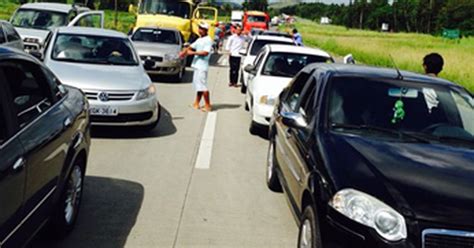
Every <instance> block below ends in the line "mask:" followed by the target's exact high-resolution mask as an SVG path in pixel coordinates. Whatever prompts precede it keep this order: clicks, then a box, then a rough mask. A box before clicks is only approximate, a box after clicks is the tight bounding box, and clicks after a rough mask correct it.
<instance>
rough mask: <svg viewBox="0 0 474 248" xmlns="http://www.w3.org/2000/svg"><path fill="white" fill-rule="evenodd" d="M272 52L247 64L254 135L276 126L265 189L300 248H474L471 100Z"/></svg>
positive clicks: (420, 78)
mask: <svg viewBox="0 0 474 248" xmlns="http://www.w3.org/2000/svg"><path fill="white" fill-rule="evenodd" d="M257 37H260V38H257ZM257 37H255V38H254V40H253V41H252V42H250V47H251V46H252V43H254V42H255V41H256V40H258V39H262V37H264V35H262V36H257ZM271 43H272V42H268V44H266V45H265V46H264V47H263V48H262V49H260V50H259V51H258V53H255V54H254V57H253V58H251V59H248V58H246V59H248V60H247V61H246V62H245V63H246V64H247V65H245V66H244V67H243V68H242V70H243V71H245V72H246V74H243V77H242V80H243V82H245V83H244V84H242V87H243V88H244V89H245V90H243V92H245V93H246V97H245V104H246V108H247V109H248V110H250V114H251V116H252V118H251V125H250V132H251V133H255V131H256V124H259V126H262V125H263V126H265V127H268V138H269V149H268V159H267V172H266V183H267V186H268V188H269V189H270V190H272V191H274V192H284V194H285V196H286V199H287V202H288V205H289V206H290V209H291V212H292V213H293V216H294V217H295V220H296V222H297V223H298V225H299V236H298V247H300V248H303V247H310V248H321V247H323V248H324V247H328V248H343V247H344V248H347V247H356V248H367V247H378V248H384V247H387V248H388V247H410V248H411V247H419V248H447V247H449V248H454V247H463V248H464V247H466V248H467V247H472V246H473V244H474V225H473V220H474V211H473V210H472V208H473V207H474V191H473V189H474V187H473V186H474V170H473V169H472V168H474V150H473V149H474V99H473V97H472V95H471V94H470V93H469V92H468V91H467V90H466V89H464V88H462V87H461V86H459V85H456V84H454V83H452V82H449V81H446V80H443V79H439V78H434V77H431V76H427V75H420V74H415V73H411V72H406V71H399V70H398V69H397V68H376V67H368V66H362V65H352V64H336V63H334V60H333V59H332V58H331V57H330V56H329V55H328V54H327V53H325V52H324V51H321V50H318V49H310V48H301V47H295V46H294V45H280V44H271ZM247 54H248V53H247ZM345 60H346V61H353V60H352V58H351V57H350V56H347V57H346V59H345ZM244 61H245V59H244ZM261 130H262V129H261V127H260V131H261Z"/></svg>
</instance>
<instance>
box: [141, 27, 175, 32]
mask: <svg viewBox="0 0 474 248" xmlns="http://www.w3.org/2000/svg"><path fill="white" fill-rule="evenodd" d="M139 29H157V30H165V31H173V32H180V31H179V30H178V29H176V28H161V27H157V26H145V27H139V28H137V30H139ZM137 30H135V32H136V31H137Z"/></svg>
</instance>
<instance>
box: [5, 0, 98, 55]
mask: <svg viewBox="0 0 474 248" xmlns="http://www.w3.org/2000/svg"><path fill="white" fill-rule="evenodd" d="M10 22H11V23H12V24H13V26H15V28H16V30H17V31H18V33H20V36H21V38H22V39H23V43H24V46H25V50H26V51H40V50H41V48H42V46H43V44H44V43H45V41H46V39H47V38H48V36H49V35H50V31H52V30H53V29H54V28H57V27H63V26H69V27H72V26H87V27H104V12H103V11H91V10H90V9H89V8H86V7H82V6H80V5H74V4H64V3H26V4H23V5H21V6H20V8H18V9H17V10H16V11H15V13H13V15H12V17H11V19H10Z"/></svg>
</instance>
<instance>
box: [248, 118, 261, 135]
mask: <svg viewBox="0 0 474 248" xmlns="http://www.w3.org/2000/svg"><path fill="white" fill-rule="evenodd" d="M249 132H250V134H252V135H258V134H259V133H260V127H259V126H258V123H256V122H255V121H250V127H249Z"/></svg>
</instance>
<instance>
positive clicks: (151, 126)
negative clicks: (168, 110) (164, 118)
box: [143, 103, 161, 131]
mask: <svg viewBox="0 0 474 248" xmlns="http://www.w3.org/2000/svg"><path fill="white" fill-rule="evenodd" d="M157 108H158V118H156V121H155V122H153V123H151V124H148V125H146V126H143V129H144V130H146V131H152V130H153V129H155V128H156V126H158V123H160V119H161V105H160V104H159V103H158V107H157Z"/></svg>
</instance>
